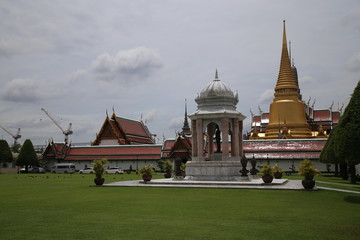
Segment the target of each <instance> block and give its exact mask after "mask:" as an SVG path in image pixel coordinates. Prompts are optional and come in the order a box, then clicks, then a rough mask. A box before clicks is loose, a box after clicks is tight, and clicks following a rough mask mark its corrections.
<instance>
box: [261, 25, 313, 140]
mask: <svg viewBox="0 0 360 240" xmlns="http://www.w3.org/2000/svg"><path fill="white" fill-rule="evenodd" d="M274 96H275V97H274V99H273V102H272V103H271V104H270V116H269V124H268V126H267V129H266V132H265V138H267V139H275V138H276V139H278V138H311V137H312V134H311V131H310V127H309V124H308V122H307V120H306V115H305V105H304V102H303V101H302V100H301V96H300V89H299V86H298V83H297V82H296V77H295V73H294V71H293V69H292V68H291V61H290V58H289V54H288V49H287V40H286V31H285V21H284V30H283V43H282V53H281V61H280V70H279V76H278V80H277V83H276V87H275V93H274ZM283 129H286V130H287V131H286V134H283Z"/></svg>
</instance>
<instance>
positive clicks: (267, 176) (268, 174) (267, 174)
mask: <svg viewBox="0 0 360 240" xmlns="http://www.w3.org/2000/svg"><path fill="white" fill-rule="evenodd" d="M261 166H262V168H261V169H260V173H261V174H262V177H261V178H262V180H263V181H264V183H271V182H272V181H273V179H274V177H273V168H272V167H271V166H269V165H267V164H265V163H264V164H262V165H261Z"/></svg>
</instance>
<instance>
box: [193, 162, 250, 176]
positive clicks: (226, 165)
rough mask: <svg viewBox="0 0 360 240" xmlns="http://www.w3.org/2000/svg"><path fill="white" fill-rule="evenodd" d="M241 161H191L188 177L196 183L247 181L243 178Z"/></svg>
mask: <svg viewBox="0 0 360 240" xmlns="http://www.w3.org/2000/svg"><path fill="white" fill-rule="evenodd" d="M241 168H242V167H241V163H240V161H190V162H188V163H186V176H188V179H189V180H194V181H247V180H249V179H248V178H242V177H241V173H240V171H239V170H240V169H241Z"/></svg>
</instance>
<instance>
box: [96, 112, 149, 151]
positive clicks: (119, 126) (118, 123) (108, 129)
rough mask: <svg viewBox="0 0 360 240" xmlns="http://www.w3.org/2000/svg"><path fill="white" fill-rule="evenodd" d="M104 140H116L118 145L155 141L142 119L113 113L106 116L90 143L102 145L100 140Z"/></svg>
mask: <svg viewBox="0 0 360 240" xmlns="http://www.w3.org/2000/svg"><path fill="white" fill-rule="evenodd" d="M105 140H113V141H116V142H117V143H118V144H119V145H124V144H154V143H155V141H154V140H153V138H152V134H151V133H150V131H149V129H148V128H147V127H146V125H145V124H144V123H143V122H142V121H137V120H132V119H129V118H124V117H119V116H116V115H115V113H113V114H112V116H111V117H110V118H109V117H108V116H106V119H105V121H104V123H103V125H102V127H101V129H100V132H99V134H97V136H96V139H95V141H94V142H93V143H92V145H103V143H102V141H105ZM107 145H108V144H107ZM112 145H113V144H112Z"/></svg>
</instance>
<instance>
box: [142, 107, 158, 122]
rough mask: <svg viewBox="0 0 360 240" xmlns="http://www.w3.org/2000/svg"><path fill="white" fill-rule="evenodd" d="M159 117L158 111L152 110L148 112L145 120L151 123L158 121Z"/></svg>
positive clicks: (144, 116)
mask: <svg viewBox="0 0 360 240" xmlns="http://www.w3.org/2000/svg"><path fill="white" fill-rule="evenodd" d="M157 115H158V112H157V111H156V109H151V110H150V111H148V112H147V113H145V114H144V115H143V119H144V121H145V122H151V121H153V120H154V119H156V117H157Z"/></svg>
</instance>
